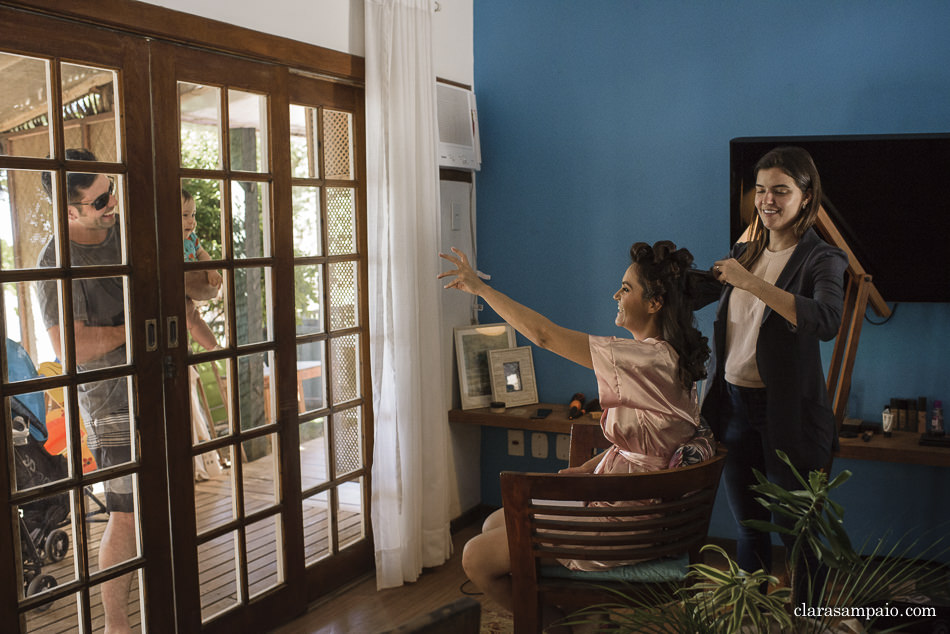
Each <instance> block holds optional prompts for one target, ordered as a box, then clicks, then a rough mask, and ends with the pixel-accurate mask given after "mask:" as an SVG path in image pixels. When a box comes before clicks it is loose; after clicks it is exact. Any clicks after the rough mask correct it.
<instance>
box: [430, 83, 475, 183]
mask: <svg viewBox="0 0 950 634" xmlns="http://www.w3.org/2000/svg"><path fill="white" fill-rule="evenodd" d="M436 94H437V97H438V109H439V113H438V114H439V167H451V168H454V169H461V170H479V169H481V167H482V151H481V148H480V147H479V142H478V111H477V110H476V109H475V93H473V92H472V91H471V90H466V89H464V88H457V87H455V86H450V85H448V84H443V83H436Z"/></svg>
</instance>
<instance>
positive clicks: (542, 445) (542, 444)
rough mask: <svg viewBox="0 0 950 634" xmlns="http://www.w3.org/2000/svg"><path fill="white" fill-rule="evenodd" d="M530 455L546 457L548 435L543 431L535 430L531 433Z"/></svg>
mask: <svg viewBox="0 0 950 634" xmlns="http://www.w3.org/2000/svg"><path fill="white" fill-rule="evenodd" d="M531 457H533V458H547V457H548V435H547V434H545V433H544V432H543V431H536V432H534V433H532V434H531Z"/></svg>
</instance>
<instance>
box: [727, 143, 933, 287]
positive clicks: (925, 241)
mask: <svg viewBox="0 0 950 634" xmlns="http://www.w3.org/2000/svg"><path fill="white" fill-rule="evenodd" d="M780 145H797V146H799V147H802V148H805V149H806V150H807V151H808V152H809V153H810V154H811V155H812V158H814V160H815V165H816V166H817V168H818V173H819V175H820V176H821V185H822V189H823V190H824V196H823V198H822V204H823V205H824V207H825V209H826V210H827V211H828V215H829V216H830V217H831V219H832V220H833V221H834V223H835V225H836V226H837V228H838V230H839V231H840V232H841V234H842V236H843V237H844V238H845V240H846V241H847V242H848V245H849V246H850V247H851V250H852V251H853V252H854V254H855V256H856V257H857V258H858V260H859V261H860V262H861V264H862V266H863V267H864V269H865V270H866V271H867V272H868V273H869V274H870V275H871V276H872V280H873V282H874V285H875V286H876V287H877V289H878V291H879V292H880V294H881V296H882V297H883V298H884V300H885V301H887V302H950V262H948V254H947V253H945V252H944V249H948V248H950V196H947V195H946V194H945V193H944V191H943V187H944V186H945V185H950V134H916V135H875V136H864V135H861V136H800V137H742V138H736V139H733V140H732V141H730V142H729V161H730V192H731V193H730V198H731V200H730V237H731V239H732V241H733V242H734V241H735V240H736V239H738V237H739V236H740V235H741V233H742V231H743V230H744V229H745V227H746V225H747V224H748V221H749V217H750V214H751V213H752V210H753V202H752V200H753V196H754V191H755V189H754V188H755V182H754V174H753V168H754V167H755V164H756V162H757V161H758V160H759V158H761V157H762V155H764V154H765V153H766V152H768V151H769V150H771V149H772V148H774V147H778V146H780Z"/></svg>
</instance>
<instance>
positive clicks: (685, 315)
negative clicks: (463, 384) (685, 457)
mask: <svg viewBox="0 0 950 634" xmlns="http://www.w3.org/2000/svg"><path fill="white" fill-rule="evenodd" d="M452 252H453V253H454V255H448V254H442V253H440V254H439V255H440V257H442V258H444V259H446V260H448V261H449V262H451V263H452V264H454V265H455V266H456V268H455V269H453V270H450V271H445V272H444V273H441V274H440V275H439V277H440V278H444V277H451V278H452V279H451V281H450V282H449V283H448V284H446V285H445V288H457V289H459V290H462V291H465V292H467V293H471V294H473V295H479V296H481V297H482V298H483V299H484V300H485V301H486V302H488V304H489V306H491V307H492V309H493V310H494V311H495V312H496V313H498V315H499V316H501V318H502V319H504V320H505V321H507V322H508V323H509V324H511V325H512V326H513V327H514V328H515V329H516V330H517V331H518V332H520V333H521V334H523V335H524V336H525V337H527V338H528V339H530V340H531V341H532V342H534V343H535V344H537V345H538V346H540V347H542V348H545V349H547V350H550V351H552V352H554V353H556V354H559V355H561V356H562V357H564V358H566V359H569V360H571V361H574V362H575V363H579V364H581V365H582V366H584V367H585V368H591V369H593V370H594V373H595V375H596V377H597V385H598V389H599V391H600V395H599V396H600V403H601V405H602V406H603V407H604V413H603V415H602V416H601V420H600V424H601V427H602V428H603V431H604V436H605V437H606V438H607V439H608V440H609V441H610V442H612V443H613V446H612V447H611V448H610V449H608V450H607V451H606V452H604V453H602V454H601V455H599V456H596V457H594V458H593V459H591V460H589V461H588V462H587V463H585V464H583V465H581V466H579V467H572V468H568V469H562V470H561V473H597V474H599V473H632V472H640V471H657V470H660V469H665V468H666V467H667V466H668V465H669V464H670V460H671V458H672V457H673V455H674V453H675V452H676V450H677V449H678V448H679V447H680V446H682V445H684V444H686V443H687V442H689V441H690V440H691V439H692V438H693V437H694V435H695V434H696V432H697V430H698V429H699V428H700V417H699V403H698V399H697V396H696V387H695V382H696V381H697V380H698V379H701V378H704V377H705V376H706V370H705V365H706V360H707V359H708V358H709V347H708V346H707V344H706V338H705V337H703V336H702V334H701V333H700V332H699V330H698V329H697V328H696V327H695V324H694V320H693V313H692V309H691V305H690V299H689V298H690V288H689V287H690V286H691V284H692V280H693V276H691V275H687V271H688V270H689V269H690V266H691V264H692V262H693V256H692V255H691V254H690V252H689V251H687V250H686V249H677V248H676V245H674V244H673V243H672V242H668V241H664V242H657V243H656V244H654V245H653V246H652V247H651V246H650V245H648V244H646V243H643V242H638V243H636V244H634V245H633V246H632V247H630V259H631V264H630V266H629V267H628V268H627V270H626V271H625V272H624V275H623V279H622V282H621V285H620V290H618V291H617V292H616V293H615V294H614V299H615V300H616V301H617V317H616V320H615V323H616V325H617V326H620V327H621V328H625V329H626V330H628V331H629V332H630V334H631V335H633V339H620V338H616V337H598V336H594V335H587V334H585V333H582V332H577V331H574V330H569V329H567V328H562V327H561V326H558V325H557V324H554V323H552V322H551V321H550V320H549V319H547V318H546V317H544V316H543V315H540V314H538V313H536V312H535V311H533V310H531V309H530V308H527V307H526V306H523V305H521V304H519V303H517V302H515V301H514V300H512V299H511V298H509V297H507V296H506V295H504V294H503V293H500V292H498V291H497V290H495V289H493V288H491V287H490V286H488V285H487V284H486V283H485V282H484V281H483V280H482V279H481V278H479V277H478V275H477V274H476V272H475V271H474V270H473V269H472V267H471V266H470V265H469V262H468V258H467V257H466V256H465V254H463V253H462V252H460V251H458V250H457V249H455V248H453V249H452ZM562 563H565V565H568V567H571V568H579V567H578V565H577V562H562ZM588 563H589V562H588ZM622 563H624V562H603V566H602V567H609V566H612V565H613V566H616V565H619V564H622ZM462 565H463V567H464V568H465V573H466V574H467V575H468V577H469V579H471V580H472V581H473V582H474V583H475V584H476V585H477V586H478V587H479V588H480V589H481V590H482V591H483V592H484V593H485V594H486V595H488V596H489V597H491V598H492V599H494V600H495V601H497V602H498V603H499V604H500V605H502V606H503V607H505V608H507V609H509V610H510V609H511V607H512V606H511V576H510V572H511V560H510V558H509V554H508V536H507V534H506V532H505V517H504V512H503V509H499V510H498V511H495V512H494V513H492V514H491V515H490V516H489V517H488V519H486V520H485V523H484V525H483V527H482V532H481V534H479V535H477V536H476V537H473V538H472V539H471V540H469V542H468V543H467V544H466V545H465V550H464V552H463V553H462Z"/></svg>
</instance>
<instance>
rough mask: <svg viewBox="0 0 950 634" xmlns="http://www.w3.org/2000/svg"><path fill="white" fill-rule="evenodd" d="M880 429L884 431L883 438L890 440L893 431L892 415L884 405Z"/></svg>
mask: <svg viewBox="0 0 950 634" xmlns="http://www.w3.org/2000/svg"><path fill="white" fill-rule="evenodd" d="M881 427H882V428H883V429H884V437H885V438H890V437H891V430H892V429H894V414H893V413H891V408H890V406H889V405H885V406H884V411H883V412H882V413H881Z"/></svg>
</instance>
